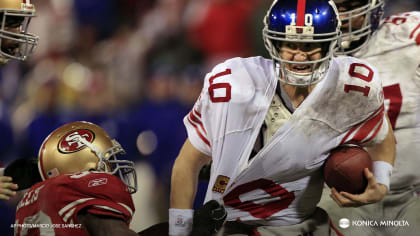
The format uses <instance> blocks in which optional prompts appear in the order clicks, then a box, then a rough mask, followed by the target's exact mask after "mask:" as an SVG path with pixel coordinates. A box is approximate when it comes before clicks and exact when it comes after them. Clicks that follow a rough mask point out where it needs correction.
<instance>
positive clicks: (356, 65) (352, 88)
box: [344, 63, 373, 96]
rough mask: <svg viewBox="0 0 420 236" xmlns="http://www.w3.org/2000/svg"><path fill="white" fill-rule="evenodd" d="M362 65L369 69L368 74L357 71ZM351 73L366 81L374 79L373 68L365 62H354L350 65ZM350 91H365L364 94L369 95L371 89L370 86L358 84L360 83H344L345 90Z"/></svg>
mask: <svg viewBox="0 0 420 236" xmlns="http://www.w3.org/2000/svg"><path fill="white" fill-rule="evenodd" d="M361 67H362V68H365V69H367V71H368V74H367V75H364V74H362V73H359V72H357V71H356V69H357V68H361ZM349 75H350V76H351V77H353V78H358V79H361V80H364V81H366V82H370V81H372V78H373V70H372V69H371V68H369V67H368V66H367V65H365V64H361V63H353V64H351V65H350V69H349ZM350 91H357V92H361V93H363V96H368V95H369V91H370V87H369V86H365V87H362V86H358V85H350V84H345V85H344V92H346V93H348V92H350Z"/></svg>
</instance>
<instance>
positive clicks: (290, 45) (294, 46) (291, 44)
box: [285, 43, 298, 50]
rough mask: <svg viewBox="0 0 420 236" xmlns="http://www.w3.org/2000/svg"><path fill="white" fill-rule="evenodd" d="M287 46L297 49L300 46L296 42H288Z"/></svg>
mask: <svg viewBox="0 0 420 236" xmlns="http://www.w3.org/2000/svg"><path fill="white" fill-rule="evenodd" d="M285 46H286V47H287V48H289V49H292V50H296V49H297V48H298V47H297V45H296V44H295V43H286V44H285Z"/></svg>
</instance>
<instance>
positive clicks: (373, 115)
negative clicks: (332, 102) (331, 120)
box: [340, 57, 389, 146]
mask: <svg viewBox="0 0 420 236" xmlns="http://www.w3.org/2000/svg"><path fill="white" fill-rule="evenodd" d="M343 64H344V71H345V72H346V73H344V74H345V76H344V79H342V80H341V81H342V84H341V87H342V88H343V91H344V93H342V95H343V97H342V99H341V100H344V99H346V100H348V101H349V102H348V103H347V104H346V107H343V109H342V110H344V109H345V110H349V111H350V112H351V115H350V117H351V120H350V122H348V123H347V126H346V132H345V135H344V137H343V138H342V139H341V142H340V143H341V144H345V143H355V144H358V145H362V146H371V145H375V144H377V143H381V142H382V141H383V140H384V139H385V137H386V135H387V134H388V129H389V125H388V120H387V118H386V113H385V106H384V94H383V89H382V82H381V79H380V77H379V73H378V72H377V70H376V69H375V67H373V66H372V65H370V64H369V63H367V62H366V61H364V60H360V59H356V58H350V57H349V58H347V59H345V63H343Z"/></svg>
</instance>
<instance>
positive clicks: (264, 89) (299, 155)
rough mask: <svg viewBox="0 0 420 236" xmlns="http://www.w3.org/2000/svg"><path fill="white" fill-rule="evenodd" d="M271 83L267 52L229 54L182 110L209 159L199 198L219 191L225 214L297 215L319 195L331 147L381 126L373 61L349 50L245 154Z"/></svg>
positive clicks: (370, 138)
mask: <svg viewBox="0 0 420 236" xmlns="http://www.w3.org/2000/svg"><path fill="white" fill-rule="evenodd" d="M277 83H278V80H277V77H276V76H275V74H274V70H273V62H272V60H267V59H264V58H262V57H252V58H234V59H231V60H228V61H226V62H224V63H222V64H220V65H218V66H216V67H215V68H214V69H213V71H212V72H211V73H209V74H208V75H207V76H206V78H205V82H204V87H203V90H202V93H201V95H200V98H199V99H198V101H197V102H196V104H195V106H194V108H193V109H192V111H191V112H190V113H189V114H188V115H187V116H186V117H185V118H184V123H185V125H186V127H187V131H188V138H189V140H190V141H191V143H192V144H193V145H194V147H196V148H197V149H198V150H200V151H201V152H203V153H205V154H207V155H209V156H211V157H212V160H213V164H212V170H211V176H210V181H209V188H208V189H207V194H206V201H208V200H210V199H223V200H224V203H225V206H226V209H227V211H228V220H238V219H239V220H241V221H248V222H254V223H259V224H264V225H291V224H296V223H299V222H301V221H303V220H304V219H306V218H307V217H309V216H310V215H311V214H312V213H313V212H314V211H315V209H316V204H317V203H318V201H319V199H320V196H321V192H322V187H323V180H322V171H321V167H322V164H323V163H324V161H325V159H326V158H327V157H328V155H329V152H330V150H332V149H333V148H335V147H337V146H338V145H340V144H343V143H358V144H361V145H365V144H368V143H370V142H372V143H377V142H381V141H382V140H383V139H384V138H385V136H386V134H387V132H388V125H387V121H386V119H385V117H384V106H383V93H382V87H381V80H380V79H379V77H378V76H377V73H376V71H375V69H374V68H373V67H371V66H370V65H369V64H367V63H365V62H364V61H361V60H358V59H355V58H351V57H344V58H334V59H332V60H331V64H330V68H329V71H328V73H327V75H326V77H325V78H324V79H323V80H322V81H320V82H319V83H318V84H317V85H316V87H315V88H314V90H313V91H312V92H311V93H310V94H309V96H308V97H306V99H305V100H304V101H303V103H302V104H301V105H300V106H299V107H298V108H296V110H294V111H293V113H292V112H291V111H290V113H291V114H290V118H288V120H287V121H286V122H285V123H284V124H283V125H282V126H281V127H280V128H279V129H278V130H277V131H276V132H275V133H274V135H273V137H272V138H271V139H270V140H268V142H267V143H266V144H265V145H264V147H263V148H262V149H261V150H260V151H259V152H258V153H257V154H256V155H255V156H254V157H253V158H252V159H250V154H251V151H252V149H253V147H254V144H255V142H256V139H257V136H258V135H259V133H260V128H261V126H262V124H263V122H264V119H265V117H266V114H267V111H268V109H269V107H270V104H271V103H272V101H273V97H274V94H275V90H276V85H277ZM281 97H283V98H284V97H285V96H281ZM283 100H284V99H283ZM283 102H284V103H287V102H286V101H283ZM289 103H290V101H289Z"/></svg>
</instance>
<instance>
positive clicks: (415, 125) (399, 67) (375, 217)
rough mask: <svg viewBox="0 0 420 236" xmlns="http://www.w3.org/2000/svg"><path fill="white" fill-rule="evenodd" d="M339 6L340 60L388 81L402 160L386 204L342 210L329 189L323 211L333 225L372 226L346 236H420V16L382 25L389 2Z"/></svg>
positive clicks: (360, 0) (364, 0) (341, 2)
mask: <svg viewBox="0 0 420 236" xmlns="http://www.w3.org/2000/svg"><path fill="white" fill-rule="evenodd" d="M334 2H335V3H336V5H337V8H338V10H339V12H340V18H341V20H342V31H343V35H342V37H343V40H342V43H341V45H339V46H340V47H339V48H338V52H337V54H339V55H343V54H344V55H351V56H354V57H357V58H361V59H363V60H365V61H367V62H369V63H370V64H371V65H373V66H374V67H375V68H376V69H377V71H378V72H377V73H378V74H379V76H380V78H381V79H382V85H383V90H384V97H385V110H386V112H387V113H388V116H389V119H390V121H391V125H392V127H393V129H394V134H395V138H396V141H397V144H396V159H395V168H394V170H393V174H392V178H391V184H390V191H388V194H387V195H386V197H385V198H384V200H383V201H381V202H378V203H376V204H372V205H367V206H363V207H360V208H339V207H338V206H337V205H336V204H335V203H334V202H333V201H332V200H331V199H330V198H329V197H328V189H327V191H324V193H323V196H322V199H321V202H320V206H321V207H322V208H324V209H325V210H327V212H328V213H329V215H330V217H331V219H332V220H333V223H337V222H338V221H339V220H340V219H342V218H347V219H349V220H350V221H351V222H361V220H362V221H365V222H370V224H369V225H368V226H366V225H365V226H357V224H356V225H352V224H350V227H348V228H346V229H342V230H343V233H344V234H346V235H362V234H363V235H418V234H419V233H418V232H420V218H419V217H418V216H419V212H420V199H419V198H418V197H417V196H416V189H417V190H418V189H419V186H420V171H419V169H420V162H419V160H418V159H419V153H420V12H419V11H412V12H405V13H401V14H398V15H392V16H389V17H387V18H385V19H383V20H381V18H382V15H383V7H384V1H383V0H356V1H347V0H334ZM391 222H393V223H392V224H391ZM377 225H378V226H377ZM371 226H373V227H371Z"/></svg>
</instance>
